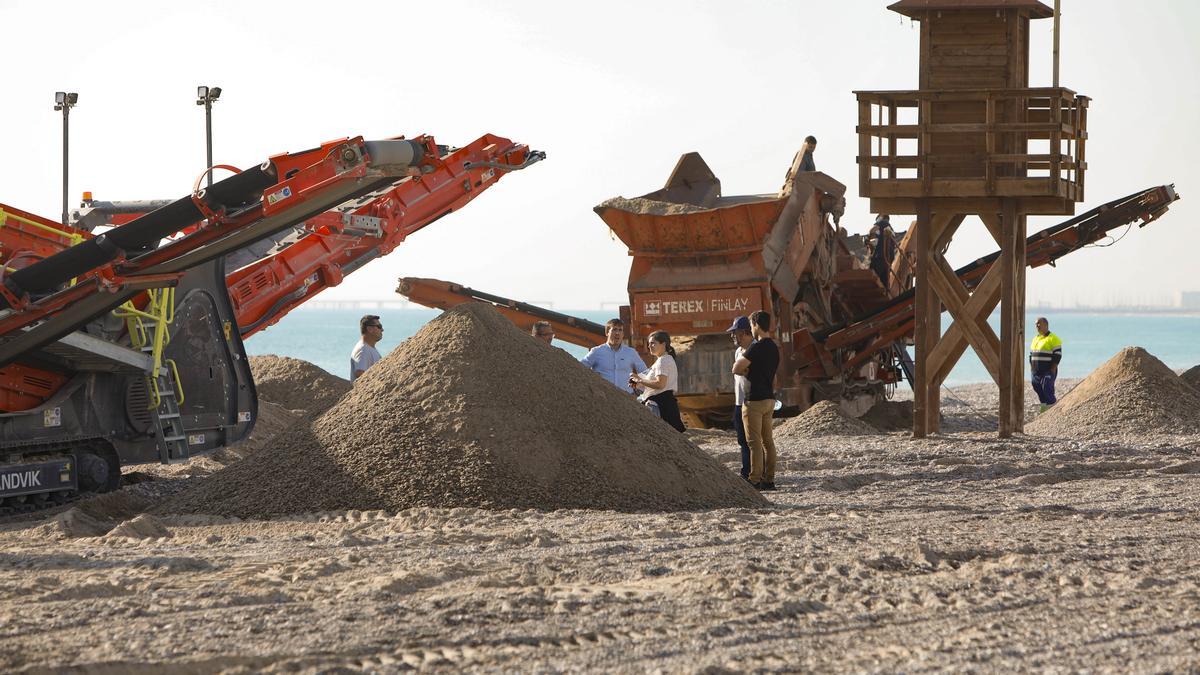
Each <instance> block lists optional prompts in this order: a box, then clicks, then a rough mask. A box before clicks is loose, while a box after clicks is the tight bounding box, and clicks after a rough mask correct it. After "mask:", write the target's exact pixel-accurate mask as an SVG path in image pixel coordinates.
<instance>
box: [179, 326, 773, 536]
mask: <svg viewBox="0 0 1200 675" xmlns="http://www.w3.org/2000/svg"><path fill="white" fill-rule="evenodd" d="M764 504H766V501H765V500H764V499H763V498H762V497H761V496H760V495H758V494H757V493H756V492H754V490H753V489H751V488H750V487H749V486H748V485H747V484H746V483H745V481H742V480H740V479H739V478H738V477H737V476H736V475H734V474H733V473H731V472H729V471H728V470H726V469H725V468H724V467H723V466H722V465H721V464H720V463H718V462H717V461H716V460H715V459H713V458H711V457H710V456H708V455H707V454H705V453H704V452H702V451H701V450H699V449H698V448H696V447H695V446H694V445H692V444H691V443H690V442H689V441H688V440H687V439H686V438H685V437H684V436H683V435H682V434H679V433H677V432H676V431H675V430H674V429H672V428H671V427H669V426H667V425H666V424H664V423H662V422H661V421H660V420H658V419H657V418H655V417H654V416H653V415H651V414H650V413H649V412H648V411H647V410H646V409H645V408H644V407H642V406H640V405H638V404H637V403H636V402H635V401H634V400H633V399H632V398H631V397H629V396H625V395H623V394H621V393H620V392H619V391H618V390H617V389H616V388H615V387H613V386H612V385H611V384H608V383H607V382H605V381H604V380H602V379H600V378H599V377H597V376H596V375H595V374H594V373H592V372H590V371H589V370H587V369H586V368H584V367H583V366H581V365H580V364H579V363H578V362H577V361H576V360H575V359H574V358H572V357H571V356H570V355H568V354H567V353H566V352H564V351H562V350H559V349H551V348H547V347H546V346H545V345H544V344H542V343H540V342H538V341H537V340H531V339H530V338H529V336H528V335H525V334H524V333H522V332H521V331H520V330H518V329H517V328H516V327H514V326H513V325H512V324H511V323H510V322H509V321H507V320H506V319H504V317H502V316H501V315H500V314H499V313H498V312H497V311H496V310H495V309H493V308H492V307H491V306H489V305H486V304H483V303H467V304H464V305H460V306H459V307H456V308H455V309H453V310H451V311H449V312H446V313H445V314H442V315H441V316H439V317H438V318H437V319H434V320H433V321H431V322H430V323H429V324H427V325H426V326H425V327H424V328H422V329H421V331H420V332H418V333H417V334H416V335H414V336H413V337H412V338H409V339H408V340H406V341H405V342H404V343H403V344H401V345H400V346H399V347H398V348H397V349H396V350H394V351H393V352H392V353H391V354H390V355H388V356H387V357H386V358H385V359H384V360H383V361H381V362H380V363H378V364H377V365H375V366H374V367H372V368H371V370H370V371H368V372H367V374H366V375H364V376H363V377H362V378H361V379H360V380H359V382H358V383H357V384H356V385H355V387H354V389H353V391H351V392H350V393H349V394H348V395H347V396H346V397H345V398H343V399H342V400H341V401H340V402H339V403H338V404H337V405H335V406H334V407H333V408H331V409H330V410H329V411H327V412H326V413H325V414H324V415H322V416H321V417H319V418H318V419H317V420H316V421H314V422H313V423H312V425H311V427H299V428H297V429H295V430H293V431H292V432H290V433H287V434H284V435H282V436H280V437H279V438H277V439H276V441H275V442H274V443H272V445H271V446H270V447H269V448H268V449H267V451H266V452H261V453H258V455H256V457H255V461H245V462H239V463H237V464H233V465H231V466H230V467H229V468H227V469H225V470H224V471H221V472H220V473H217V474H214V475H213V476H212V477H210V478H208V479H207V480H206V481H205V482H204V483H202V484H201V485H200V486H199V487H198V488H197V489H196V490H193V491H190V492H187V493H184V494H182V495H179V496H178V497H176V498H175V499H174V500H172V501H170V502H168V503H167V504H166V505H165V506H164V507H163V509H162V510H163V511H165V512H195V513H220V514H231V515H238V516H243V517H261V516H266V515H274V514H286V513H300V512H311V511H321V510H335V509H339V510H340V509H364V510H367V509H388V510H393V509H394V510H399V509H405V508H411V507H419V506H429V507H459V506H469V507H483V508H537V509H557V508H590V509H614V510H622V511H640V510H659V509H661V510H670V509H696V508H721V507H735V506H750V507H753V506H762V505H764Z"/></svg>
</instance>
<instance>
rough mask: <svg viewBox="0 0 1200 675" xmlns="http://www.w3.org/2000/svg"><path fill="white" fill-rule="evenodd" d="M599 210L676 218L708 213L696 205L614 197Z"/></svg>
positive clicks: (642, 198)
mask: <svg viewBox="0 0 1200 675" xmlns="http://www.w3.org/2000/svg"><path fill="white" fill-rule="evenodd" d="M596 208H598V209H617V210H618V211H628V212H629V213H637V214H640V215H649V216H676V215H679V214H682V213H696V212H697V211H707V210H708V209H706V208H704V207H703V206H696V205H694V204H676V203H673V202H660V201H658V200H656V199H646V198H644V197H635V198H633V199H626V198H625V197H613V198H612V199H609V200H607V201H605V202H603V203H601V204H600V206H598V207H596Z"/></svg>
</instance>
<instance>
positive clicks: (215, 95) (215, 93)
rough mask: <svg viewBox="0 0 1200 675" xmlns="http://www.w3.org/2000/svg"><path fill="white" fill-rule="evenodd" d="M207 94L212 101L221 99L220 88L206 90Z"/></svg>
mask: <svg viewBox="0 0 1200 675" xmlns="http://www.w3.org/2000/svg"><path fill="white" fill-rule="evenodd" d="M208 93H209V95H210V96H212V100H214V101H215V100H217V99H219V98H221V88H220V87H213V88H212V89H209V90H208Z"/></svg>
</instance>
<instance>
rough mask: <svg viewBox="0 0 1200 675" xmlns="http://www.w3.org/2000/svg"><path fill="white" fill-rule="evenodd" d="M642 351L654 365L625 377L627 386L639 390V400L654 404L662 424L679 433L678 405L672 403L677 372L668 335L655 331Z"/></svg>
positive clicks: (676, 402)
mask: <svg viewBox="0 0 1200 675" xmlns="http://www.w3.org/2000/svg"><path fill="white" fill-rule="evenodd" d="M646 348H647V349H648V350H649V351H650V353H651V354H653V355H654V357H655V358H654V365H652V366H650V367H649V368H647V369H646V370H643V371H642V372H640V373H636V374H634V375H630V376H629V384H631V385H633V386H634V387H637V388H639V389H643V390H644V391H643V392H642V394H641V397H640V398H641V400H642V402H643V403H647V405H648V404H649V403H648V402H649V401H653V402H654V403H655V404H657V405H658V414H659V417H661V418H662V419H663V421H664V422H666V423H667V424H670V425H671V426H673V427H675V429H677V430H678V431H681V432H682V431H683V430H684V429H685V427H684V426H683V420H682V419H680V417H679V402H678V401H676V400H675V389H677V388H678V387H679V369H678V367H677V366H676V365H675V348H674V347H672V346H671V336H670V335H669V334H667V331H665V330H656V331H654V332H653V333H651V334H650V337H649V339H647V341H646Z"/></svg>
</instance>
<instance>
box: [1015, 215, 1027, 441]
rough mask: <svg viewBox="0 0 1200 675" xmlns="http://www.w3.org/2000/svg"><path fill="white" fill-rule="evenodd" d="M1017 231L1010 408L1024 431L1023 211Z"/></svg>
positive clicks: (1016, 421)
mask: <svg viewBox="0 0 1200 675" xmlns="http://www.w3.org/2000/svg"><path fill="white" fill-rule="evenodd" d="M1015 220H1016V225H1017V231H1016V233H1015V235H1014V236H1015V237H1016V241H1014V242H1013V243H1014V244H1015V247H1014V249H1013V257H1014V259H1015V260H1014V265H1015V267H1016V269H1015V272H1016V280H1015V285H1016V287H1017V293H1016V299H1017V307H1016V316H1015V317H1014V322H1013V323H1014V324H1015V326H1016V329H1015V333H1016V334H1015V335H1014V336H1013V342H1012V344H1013V383H1014V386H1013V390H1012V391H1013V402H1012V408H1013V411H1014V418H1015V419H1014V424H1013V430H1014V431H1017V432H1020V433H1025V387H1026V386H1029V385H1026V384H1025V272H1026V270H1027V267H1026V261H1025V236H1026V234H1025V233H1026V217H1025V214H1024V213H1018V214H1016V219H1015Z"/></svg>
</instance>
